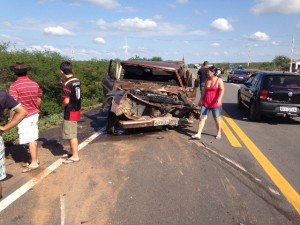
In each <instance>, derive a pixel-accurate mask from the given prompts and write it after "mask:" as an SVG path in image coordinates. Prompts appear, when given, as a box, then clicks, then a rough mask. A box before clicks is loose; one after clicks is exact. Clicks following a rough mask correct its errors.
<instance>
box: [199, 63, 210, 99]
mask: <svg viewBox="0 0 300 225" xmlns="http://www.w3.org/2000/svg"><path fill="white" fill-rule="evenodd" d="M207 72H208V62H207V61H204V62H203V64H202V66H201V68H200V69H199V70H198V73H197V74H198V76H199V82H200V91H201V94H202V91H203V89H204V87H205V82H206V78H207Z"/></svg>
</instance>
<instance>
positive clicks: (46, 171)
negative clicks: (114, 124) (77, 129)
mask: <svg viewBox="0 0 300 225" xmlns="http://www.w3.org/2000/svg"><path fill="white" fill-rule="evenodd" d="M103 131H104V129H101V130H99V131H97V132H96V133H94V134H93V135H92V136H90V137H88V138H87V139H85V140H84V141H83V142H81V143H80V144H79V145H78V151H80V150H81V149H83V148H84V147H85V146H87V145H88V144H89V143H90V142H92V141H93V140H94V139H95V138H97V137H98V136H99V135H101V134H102V133H103ZM62 162H63V160H62V159H61V158H59V159H58V160H56V161H55V162H54V163H52V164H51V165H50V166H49V167H48V168H46V169H44V170H43V171H42V172H41V173H39V174H38V175H37V176H36V177H33V178H32V179H31V180H29V181H28V182H26V183H25V184H23V185H22V186H21V187H19V188H18V189H17V190H15V191H14V192H13V193H11V194H10V195H8V196H7V197H6V198H4V199H2V201H1V202H0V212H2V211H3V210H4V209H6V208H7V207H8V206H9V205H10V204H12V203H13V202H14V201H16V200H17V199H18V198H20V197H21V196H22V195H24V194H25V193H26V192H27V191H29V190H30V189H31V188H33V187H34V186H35V185H36V184H37V183H39V182H40V181H41V180H43V179H44V178H45V177H47V176H48V175H49V174H50V173H52V172H53V171H54V170H56V169H57V168H58V167H60V166H61V165H62Z"/></svg>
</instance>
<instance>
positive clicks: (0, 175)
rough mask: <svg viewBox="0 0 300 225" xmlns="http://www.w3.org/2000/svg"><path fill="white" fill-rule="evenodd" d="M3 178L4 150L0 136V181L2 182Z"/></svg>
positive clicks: (4, 175) (4, 174)
mask: <svg viewBox="0 0 300 225" xmlns="http://www.w3.org/2000/svg"><path fill="white" fill-rule="evenodd" d="M5 177H6V173H5V148H4V143H3V140H2V137H1V136H0V180H3V179H4V178H5Z"/></svg>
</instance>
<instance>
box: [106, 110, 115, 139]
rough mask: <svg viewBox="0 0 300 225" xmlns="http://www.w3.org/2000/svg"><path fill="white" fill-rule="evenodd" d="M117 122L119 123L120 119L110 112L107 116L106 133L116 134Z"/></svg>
mask: <svg viewBox="0 0 300 225" xmlns="http://www.w3.org/2000/svg"><path fill="white" fill-rule="evenodd" d="M117 122H118V117H117V116H116V114H115V113H113V112H111V111H109V112H108V116H107V124H106V132H107V133H108V134H115V132H116V125H117Z"/></svg>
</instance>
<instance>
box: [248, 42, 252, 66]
mask: <svg viewBox="0 0 300 225" xmlns="http://www.w3.org/2000/svg"><path fill="white" fill-rule="evenodd" d="M250 47H251V46H250V45H249V48H248V67H249V65H250Z"/></svg>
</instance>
